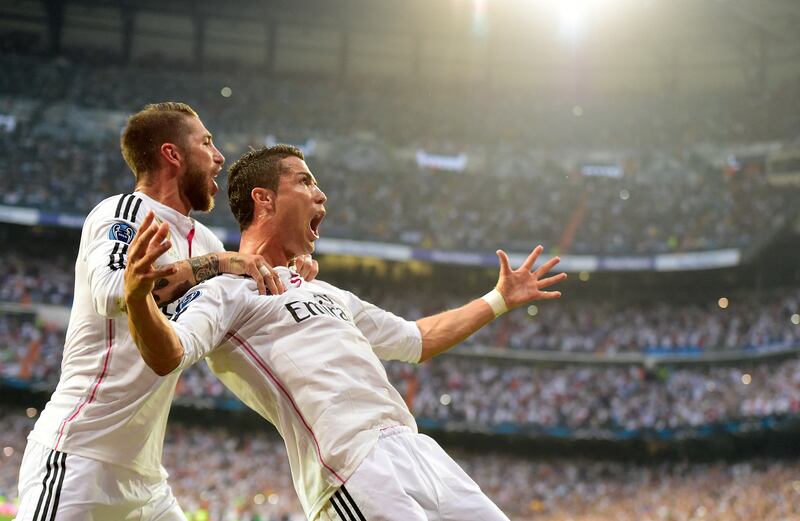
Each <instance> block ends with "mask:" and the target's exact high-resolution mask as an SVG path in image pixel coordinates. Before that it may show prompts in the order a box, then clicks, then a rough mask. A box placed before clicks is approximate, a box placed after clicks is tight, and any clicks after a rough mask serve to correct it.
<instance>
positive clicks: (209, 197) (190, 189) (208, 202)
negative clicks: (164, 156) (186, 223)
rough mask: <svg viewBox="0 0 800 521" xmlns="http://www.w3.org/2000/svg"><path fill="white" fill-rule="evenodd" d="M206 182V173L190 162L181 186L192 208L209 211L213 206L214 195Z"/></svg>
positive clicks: (198, 210)
mask: <svg viewBox="0 0 800 521" xmlns="http://www.w3.org/2000/svg"><path fill="white" fill-rule="evenodd" d="M208 184H209V183H208V174H207V173H205V172H203V171H202V170H201V169H200V168H198V167H197V165H195V164H193V163H191V162H190V163H189V164H188V165H187V169H186V175H185V176H183V187H182V188H183V194H184V195H185V196H186V198H187V199H188V200H189V205H190V206H191V208H192V210H195V211H197V212H210V211H211V210H212V209H213V208H214V195H213V194H212V193H211V189H210V188H209V186H208Z"/></svg>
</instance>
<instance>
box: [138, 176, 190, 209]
mask: <svg viewBox="0 0 800 521" xmlns="http://www.w3.org/2000/svg"><path fill="white" fill-rule="evenodd" d="M136 190H137V191H139V192H142V193H143V194H145V195H147V196H148V197H150V198H151V199H155V200H156V201H158V202H159V203H161V204H163V205H164V206H169V207H170V208H172V209H173V210H175V211H178V212H180V213H182V214H183V215H189V211H190V210H191V205H190V204H189V201H188V200H186V198H185V197H181V192H180V190H178V185H177V183H151V184H138V185H136Z"/></svg>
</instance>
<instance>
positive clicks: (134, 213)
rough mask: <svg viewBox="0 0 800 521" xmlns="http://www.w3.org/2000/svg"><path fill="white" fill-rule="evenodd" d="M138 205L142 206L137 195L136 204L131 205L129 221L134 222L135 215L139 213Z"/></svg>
mask: <svg viewBox="0 0 800 521" xmlns="http://www.w3.org/2000/svg"><path fill="white" fill-rule="evenodd" d="M140 206H142V200H141V199H140V198H138V197H137V198H136V204H135V205H134V206H133V212H131V222H134V223H135V222H136V215H137V214H138V213H139V207H140Z"/></svg>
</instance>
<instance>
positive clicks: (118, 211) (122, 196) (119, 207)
mask: <svg viewBox="0 0 800 521" xmlns="http://www.w3.org/2000/svg"><path fill="white" fill-rule="evenodd" d="M126 197H128V196H127V195H120V196H119V202H118V203H117V210H116V211H115V212H114V218H115V219H119V213H120V210H122V201H124V200H125V198H126Z"/></svg>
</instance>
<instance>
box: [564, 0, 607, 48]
mask: <svg viewBox="0 0 800 521" xmlns="http://www.w3.org/2000/svg"><path fill="white" fill-rule="evenodd" d="M604 3H605V2H604V0H555V1H553V2H552V5H553V7H555V10H556V15H557V17H558V27H559V30H560V32H561V34H562V35H563V36H564V37H565V38H567V39H568V40H570V41H576V40H578V39H580V37H581V36H582V34H583V32H584V30H585V29H584V28H585V27H586V24H587V22H588V20H589V19H590V17H591V16H592V14H594V13H596V12H597V11H598V10H599V8H600V7H602V4H604Z"/></svg>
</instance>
